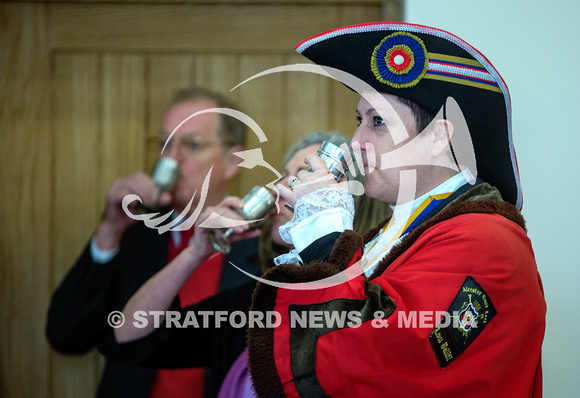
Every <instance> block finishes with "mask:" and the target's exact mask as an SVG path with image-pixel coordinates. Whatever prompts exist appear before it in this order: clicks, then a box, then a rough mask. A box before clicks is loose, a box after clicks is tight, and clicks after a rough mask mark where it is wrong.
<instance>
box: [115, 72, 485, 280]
mask: <svg viewBox="0 0 580 398" xmlns="http://www.w3.org/2000/svg"><path fill="white" fill-rule="evenodd" d="M280 72H306V73H314V74H318V75H322V76H325V77H329V78H331V79H334V80H337V81H339V82H340V83H342V84H344V85H345V86H347V87H349V88H350V89H352V90H353V91H355V92H357V93H358V94H360V95H361V97H362V98H363V99H365V100H366V101H367V102H369V104H371V105H372V107H373V108H374V109H375V110H376V111H377V112H378V114H379V115H380V117H381V118H382V119H383V120H384V121H385V123H386V124H387V125H388V131H389V134H390V138H391V139H392V141H393V143H394V144H395V149H394V150H392V151H389V152H387V153H381V154H379V155H380V158H379V160H380V163H381V164H380V165H378V167H377V165H376V164H375V159H376V158H377V156H376V155H377V154H376V153H375V148H373V146H372V145H370V144H366V146H365V151H366V153H367V155H368V156H367V158H368V159H367V161H368V164H367V165H366V170H365V168H364V167H363V161H362V158H361V146H360V144H359V143H358V142H356V141H353V142H351V147H352V149H353V153H354V159H353V160H354V162H351V164H354V163H357V165H358V166H359V167H358V168H359V170H360V172H361V174H362V175H365V174H367V173H371V172H373V171H374V170H375V169H377V168H378V169H379V170H384V169H388V168H401V170H400V171H399V177H400V181H401V183H400V185H399V192H398V195H397V202H396V205H395V211H394V215H393V219H395V220H397V224H396V225H394V226H393V227H392V228H389V229H387V231H386V232H385V233H383V234H381V236H380V238H379V240H378V241H377V242H376V244H375V245H374V246H373V248H372V250H371V251H370V253H369V256H368V258H374V257H376V256H377V255H380V254H381V253H385V252H387V251H388V250H389V249H390V247H392V246H393V245H394V244H395V243H396V239H394V238H395V236H396V233H397V230H398V229H399V226H401V225H404V224H406V222H407V220H409V218H410V216H411V206H399V205H400V204H408V203H412V202H413V200H414V199H415V198H416V188H417V169H416V167H418V166H425V165H435V166H443V167H449V168H451V169H454V170H455V171H457V172H463V173H464V175H465V177H466V179H467V181H468V182H469V183H470V184H473V183H474V182H475V177H476V176H477V168H476V164H475V154H474V150H473V145H472V142H471V138H470V135H469V130H468V128H467V123H466V122H465V118H464V117H463V114H462V112H461V110H460V108H459V106H458V105H457V103H456V102H455V101H454V100H453V98H448V100H447V103H446V104H445V105H444V107H443V108H442V109H445V110H446V112H447V116H448V117H449V116H450V115H452V116H453V118H454V119H453V120H454V133H453V148H454V150H455V154H457V153H460V154H461V156H458V157H457V158H455V154H454V155H453V159H454V161H455V163H453V162H452V161H451V157H449V159H446V158H445V157H442V160H437V162H440V163H437V164H435V163H433V162H434V161H433V160H427V161H426V160H425V159H423V158H422V157H421V155H420V154H421V151H420V150H419V148H420V145H421V143H420V139H419V135H418V136H417V137H414V138H413V139H411V140H409V138H410V135H409V133H408V131H407V129H406V127H405V125H404V123H403V121H402V120H401V118H400V117H399V115H398V114H397V112H396V111H395V110H394V108H393V106H392V105H391V104H390V103H389V102H388V101H387V99H386V98H385V97H384V96H383V95H382V94H381V93H379V92H378V91H376V90H375V89H374V88H372V87H371V86H370V85H369V84H367V83H366V82H364V81H363V80H361V79H359V78H358V77H356V76H353V75H351V74H349V73H347V72H344V71H341V70H338V69H335V68H331V67H327V66H321V65H314V64H293V65H284V66H279V67H275V68H271V69H268V70H265V71H263V72H260V73H257V74H255V75H253V76H251V77H249V78H248V79H246V80H244V81H243V82H241V83H240V84H238V85H237V86H235V87H234V88H233V89H232V90H231V91H233V90H235V89H236V88H238V87H240V86H241V85H243V84H245V83H247V82H249V81H252V80H254V79H257V78H259V77H262V76H266V75H269V74H274V73H280ZM208 112H215V113H222V114H225V115H228V116H231V117H235V118H237V119H239V120H240V121H242V122H244V123H245V124H246V125H247V126H248V127H250V128H251V130H252V131H254V133H255V134H256V135H257V136H258V138H259V140H260V142H265V141H267V138H266V135H265V134H264V132H263V131H262V129H261V128H260V126H258V124H257V123H256V122H255V121H254V120H253V119H252V118H251V117H249V116H248V115H245V114H243V113H241V112H239V111H236V110H233V109H227V108H212V109H206V110H204V111H200V112H197V113H194V114H192V115H190V116H189V117H188V118H187V119H185V120H184V121H183V122H182V123H181V124H180V125H179V126H177V127H176V128H175V129H174V131H173V132H172V133H171V135H170V136H169V138H168V140H170V139H171V137H172V136H173V134H174V133H175V132H176V131H177V129H179V127H181V125H182V124H183V123H185V122H186V121H187V120H189V119H191V118H193V117H195V116H197V115H199V114H201V113H208ZM443 113H444V112H442V111H440V112H439V114H438V115H437V116H436V117H435V119H434V120H437V119H438V118H443V119H447V117H443ZM449 119H451V117H449ZM456 137H460V138H459V139H456ZM448 140H449V143H451V140H450V138H449V136H448ZM456 142H459V143H460V145H456ZM399 144H402V145H399ZM458 146H460V147H458ZM342 149H343V150H345V152H346V153H347V154H348V153H349V150H348V148H344V147H343V148H342ZM236 155H237V156H239V157H240V158H242V159H243V161H242V162H241V164H240V166H241V167H245V168H248V169H252V168H254V167H258V166H261V167H265V168H267V169H268V170H270V171H272V172H273V173H274V174H275V175H276V177H277V178H276V179H275V180H274V181H272V182H271V183H269V184H267V185H266V186H267V187H268V188H270V189H272V190H273V191H275V192H276V195H275V196H276V198H277V199H276V205H277V206H278V198H279V192H278V190H277V189H276V187H275V185H274V183H275V182H276V181H278V180H279V179H280V178H281V177H282V176H281V175H280V173H279V172H278V171H277V170H276V169H275V168H274V167H272V165H270V164H268V163H267V162H266V161H265V160H264V158H263V155H262V151H261V149H260V148H255V149H250V150H246V151H241V152H238V153H236ZM349 156H350V155H349ZM458 160H459V163H460V164H462V165H463V166H462V167H461V168H460V167H459V163H458ZM349 171H350V172H351V173H352V174H353V175H355V176H356V171H355V169H354V167H351V168H350V170H349ZM210 177H211V170H210V171H209V172H208V174H207V175H206V177H205V180H204V182H203V186H202V189H201V199H200V201H199V204H198V206H197V208H196V209H195V210H194V211H193V212H192V214H191V216H189V217H188V218H186V217H187V214H189V211H190V207H191V204H192V203H193V198H194V197H195V195H196V194H197V191H195V193H194V195H193V197H192V199H191V201H190V202H189V205H188V206H187V208H186V209H185V210H184V211H183V212H182V213H181V214H179V215H178V216H177V217H176V218H175V219H174V220H173V221H171V222H169V223H167V224H163V223H164V222H165V221H166V220H167V219H168V218H169V217H170V216H171V213H169V214H168V215H164V216H159V213H154V214H145V215H135V214H132V213H131V212H130V211H129V210H128V206H129V204H130V203H131V202H133V201H135V200H140V198H139V197H138V196H136V195H127V196H126V197H125V198H124V200H123V209H124V211H125V213H126V214H127V215H128V216H129V217H131V218H133V219H135V220H139V221H143V222H145V224H146V225H147V226H148V227H150V228H156V229H157V230H158V231H159V233H160V234H161V233H163V232H166V231H169V230H171V231H173V230H186V229H189V228H190V227H191V226H193V224H194V223H195V221H196V220H197V218H198V217H199V214H200V212H201V210H202V208H203V205H204V203H205V198H206V196H207V190H208V185H209V179H210ZM343 187H344V188H346V189H347V190H349V192H351V193H352V194H355V195H361V194H363V193H364V188H363V187H362V184H359V185H357V184H343ZM208 220H211V222H207V220H206V222H204V223H203V224H202V225H200V226H201V227H205V228H224V227H226V228H227V227H229V226H236V225H240V222H239V221H234V220H230V219H226V218H224V217H222V216H219V215H217V214H216V213H213V214H212V216H211V217H209V218H208ZM228 220H229V221H228ZM254 221H256V220H249V221H247V222H248V223H251V222H254ZM366 261H367V260H365V261H364V262H363V261H358V262H357V263H356V264H354V265H353V266H351V267H349V268H347V269H346V270H344V271H343V272H341V273H339V274H336V275H332V276H330V277H328V278H325V279H321V280H318V281H312V282H305V283H280V282H275V281H270V280H266V279H263V278H260V277H256V276H254V275H252V274H249V273H248V272H246V271H244V270H242V269H241V268H239V267H237V266H236V265H235V264H233V263H231V262H230V264H231V265H232V266H234V267H235V268H237V269H238V270H239V271H240V272H242V273H244V274H246V275H247V276H249V277H251V278H253V279H256V280H258V281H260V282H262V283H265V284H268V285H271V286H274V287H277V288H284V289H295V290H314V289H323V288H326V287H331V286H335V285H338V284H341V283H344V282H347V281H349V280H351V279H354V278H356V277H358V276H360V275H362V274H363V270H364V269H365V268H366V267H367V266H368V264H367V263H366Z"/></svg>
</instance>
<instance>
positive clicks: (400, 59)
mask: <svg viewBox="0 0 580 398" xmlns="http://www.w3.org/2000/svg"><path fill="white" fill-rule="evenodd" d="M296 51H297V52H298V53H300V54H302V55H304V56H306V57H307V58H309V59H310V60H311V61H313V62H315V63H317V64H319V65H322V66H327V67H331V68H335V69H338V70H341V71H343V72H347V73H349V74H351V75H354V76H356V77H358V78H359V79H361V80H363V81H364V82H365V83H367V84H369V85H370V86H371V87H372V88H374V89H375V90H377V91H379V92H382V93H388V94H393V95H396V96H399V97H403V98H407V99H409V100H411V101H414V102H416V103H417V104H419V105H421V106H422V107H423V108H425V109H427V110H428V111H430V112H431V113H432V114H433V115H436V114H438V112H439V111H440V109H442V107H443V105H444V104H445V103H446V101H447V99H448V98H449V97H452V98H453V99H454V100H455V101H456V102H457V103H458V104H459V107H460V108H461V111H462V113H463V115H464V116H465V119H466V122H467V125H468V128H469V133H470V136H471V141H472V143H473V149H474V152H475V159H476V163H477V174H478V175H477V177H479V178H481V179H482V180H484V181H485V182H488V183H490V184H491V185H493V186H495V187H496V188H498V189H499V191H500V192H501V194H502V197H503V198H504V200H506V201H508V202H510V203H513V204H515V205H516V206H517V208H518V209H521V207H522V192H521V187H520V179H519V174H518V168H517V162H516V155H515V151H514V147H513V143H512V134H511V102H510V96H509V91H508V88H507V86H506V84H505V82H504V81H503V79H502V78H501V76H500V75H499V73H498V72H497V70H496V69H495V68H494V67H493V65H492V64H491V63H490V62H489V61H488V60H487V58H486V57H485V56H483V55H482V54H481V53H480V52H479V51H477V50H476V49H475V48H473V47H472V46H471V45H469V44H468V43H466V42H465V41H463V40H462V39H460V38H458V37H457V36H454V35H453V34H451V33H448V32H446V31H443V30H439V29H435V28H431V27H428V26H422V25H414V24H407V23H401V22H377V23H367V24H362V25H354V26H347V27H344V28H339V29H335V30H331V31H328V32H324V33H321V34H318V35H316V36H314V37H312V38H310V39H307V40H305V41H303V42H302V43H300V44H298V45H297V46H296Z"/></svg>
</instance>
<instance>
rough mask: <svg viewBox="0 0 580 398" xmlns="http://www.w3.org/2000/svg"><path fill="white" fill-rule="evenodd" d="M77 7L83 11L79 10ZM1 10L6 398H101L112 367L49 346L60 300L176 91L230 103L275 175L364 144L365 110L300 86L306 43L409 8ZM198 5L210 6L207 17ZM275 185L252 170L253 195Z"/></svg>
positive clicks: (10, 6) (248, 179)
mask: <svg viewBox="0 0 580 398" xmlns="http://www.w3.org/2000/svg"><path fill="white" fill-rule="evenodd" d="M79 3H82V4H79ZM122 3H123V2H109V3H104V2H96V1H94V2H92V1H91V0H87V1H82V2H81V1H79V2H77V1H69V2H47V3H43V2H35V3H21V2H10V3H6V2H0V202H1V204H0V208H1V213H0V236H1V237H2V239H0V242H1V243H0V299H1V300H2V301H1V304H2V305H1V306H0V336H1V337H2V338H1V339H0V396H2V397H8V398H11V397H21V396H26V397H59V398H60V397H90V396H93V395H94V391H95V388H96V385H97V383H98V378H99V376H100V372H101V366H102V359H101V357H100V356H99V355H98V354H97V353H92V354H90V355H88V356H83V357H68V356H63V355H60V354H57V353H54V352H52V351H51V350H50V349H49V347H48V344H47V343H46V341H45V338H44V326H45V317H46V310H47V306H48V302H49V300H50V296H51V294H52V291H53V289H54V288H55V287H56V286H57V285H58V283H60V280H61V278H62V276H63V275H64V274H65V273H66V272H67V271H68V269H69V268H70V266H71V265H72V263H73V262H74V260H75V259H76V257H77V256H78V255H79V254H80V251H81V249H82V247H83V246H84V245H85V244H86V242H87V240H88V239H89V236H90V234H91V231H92V230H93V229H94V228H95V226H96V223H97V220H98V218H99V216H100V214H101V212H102V210H103V204H104V198H105V194H106V191H107V190H108V188H109V186H110V184H111V182H112V181H113V180H114V179H116V178H118V177H119V176H122V175H127V174H129V173H132V172H135V171H137V170H145V171H149V170H150V169H151V166H152V164H153V161H154V159H155V158H156V157H157V156H158V155H159V148H158V145H157V138H156V137H157V133H158V129H159V124H160V118H161V113H162V111H163V110H164V108H165V106H166V104H167V102H168V101H169V99H170V98H171V94H172V93H173V92H174V91H175V90H176V89H178V88H183V87H190V86H194V85H203V86H207V87H208V88H211V89H214V90H218V91H222V92H224V94H226V96H228V97H230V98H232V99H233V100H234V101H236V102H237V103H238V104H239V105H240V106H241V108H242V111H244V112H245V113H246V114H247V115H248V116H250V117H252V118H253V119H254V120H255V121H256V122H257V123H258V124H259V125H260V126H261V127H262V129H263V130H264V132H265V133H266V135H267V137H268V141H267V142H265V143H259V142H258V139H257V137H256V136H255V135H254V133H252V132H249V140H248V145H247V147H248V148H261V149H262V151H263V154H264V158H265V159H266V160H267V161H268V162H269V163H270V164H272V165H273V166H275V167H278V166H279V164H280V161H281V157H282V155H283V153H284V152H285V151H286V149H287V148H288V146H289V145H291V144H292V143H294V142H295V141H297V140H298V139H300V138H302V137H303V136H305V135H306V134H308V133H310V132H311V131H313V130H325V131H327V130H332V129H334V130H339V131H340V132H342V133H343V134H345V135H350V134H352V132H353V131H354V128H355V125H356V122H355V117H354V109H355V107H356V103H357V101H358V98H357V95H356V94H354V93H352V92H350V91H349V90H348V89H347V88H345V87H344V86H343V85H342V84H340V83H338V82H335V81H333V80H331V79H328V78H325V77H322V76H315V75H312V74H308V73H304V72H284V73H278V74H274V75H270V76H264V77H261V78H258V79H256V80H254V81H251V82H248V83H246V84H244V85H242V86H240V87H238V88H237V89H236V90H234V91H233V92H229V91H230V90H231V89H232V88H233V87H235V86H236V85H237V84H238V83H240V82H242V81H243V80H244V79H246V78H248V77H250V76H251V75H253V74H255V73H258V72H262V71H264V70H265V69H268V68H270V67H275V66H281V65H287V64H292V63H296V62H306V60H305V59H303V58H302V57H301V56H299V55H296V54H295V53H294V52H293V47H294V45H295V44H296V43H298V42H299V41H301V40H303V39H305V38H307V37H309V36H311V35H313V34H316V33H318V32H320V31H322V30H325V29H331V28H336V27H339V26H344V25H348V24H353V23H361V22H370V21H376V20H379V19H385V15H386V14H388V15H389V16H394V18H388V19H396V16H398V13H400V9H399V5H398V4H399V0H392V1H385V2H383V3H381V4H379V2H377V1H365V2H358V3H353V2H345V1H328V0H326V1H325V0H319V1H316V0H313V1H311V2H282V1H275V0H273V1H272V2H268V1H252V2H248V3H251V5H248V4H244V1H243V0H232V1H226V0H224V1H221V2H219V4H208V3H207V2H205V4H204V5H199V4H197V2H195V1H184V2H180V4H177V2H174V3H171V1H162V2H150V3H149V2H147V1H144V2H133V1H130V0H127V1H126V2H124V3H125V4H122ZM200 3H201V2H200ZM273 178H274V175H273V174H272V173H271V172H269V171H267V170H265V169H264V168H257V169H254V170H243V171H242V173H241V175H240V177H239V178H238V180H237V181H236V182H235V183H234V184H232V187H231V188H232V189H231V190H232V192H233V193H235V194H238V195H243V194H244V193H245V192H247V190H249V189H250V188H251V187H252V186H253V185H255V184H264V183H267V182H270V181H271V180H272V179H273Z"/></svg>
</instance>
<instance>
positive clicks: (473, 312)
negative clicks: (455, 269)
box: [429, 276, 497, 368]
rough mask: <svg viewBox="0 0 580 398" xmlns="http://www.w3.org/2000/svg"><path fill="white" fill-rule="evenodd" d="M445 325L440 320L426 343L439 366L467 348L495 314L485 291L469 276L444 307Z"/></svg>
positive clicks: (447, 363) (443, 366)
mask: <svg viewBox="0 0 580 398" xmlns="http://www.w3.org/2000/svg"><path fill="white" fill-rule="evenodd" d="M447 313H448V314H449V316H450V319H449V322H447V323H448V324H445V323H442V324H440V326H439V327H437V328H435V330H434V331H433V332H432V333H431V334H430V335H429V342H430V343H431V346H432V347H433V351H434V352H435V356H436V357H437V360H438V361H439V365H440V366H441V368H445V367H446V366H447V365H449V364H450V363H451V362H452V361H453V360H454V359H456V358H457V357H458V356H459V355H461V354H463V352H464V351H465V350H466V349H467V347H469V345H470V344H471V343H473V341H474V340H475V338H476V337H477V336H479V334H480V333H481V332H482V331H483V329H484V328H485V327H486V326H487V324H488V323H489V321H491V319H492V318H493V317H494V316H495V315H496V314H497V311H496V309H495V307H494V306H493V303H492V302H491V299H490V297H489V296H488V295H487V293H486V292H485V290H483V288H482V287H481V286H480V285H479V284H478V283H477V282H476V281H475V279H473V277H471V276H468V277H467V278H466V279H465V281H464V282H463V285H462V286H461V289H459V293H457V296H455V299H453V302H452V303H451V306H450V307H449V309H448V310H447Z"/></svg>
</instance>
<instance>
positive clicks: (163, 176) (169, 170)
mask: <svg viewBox="0 0 580 398" xmlns="http://www.w3.org/2000/svg"><path fill="white" fill-rule="evenodd" d="M178 175H179V163H177V160H175V159H173V158H168V157H164V156H163V157H160V158H159V159H157V162H155V166H154V167H153V171H152V172H151V178H152V179H153V182H154V183H155V193H154V194H153V199H152V200H151V201H150V202H148V203H146V204H142V205H139V206H138V208H137V210H138V211H139V212H142V213H150V212H156V211H159V209H158V207H157V201H158V200H159V195H161V192H163V191H171V190H172V189H173V186H174V185H175V181H176V180H177V176H178Z"/></svg>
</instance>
